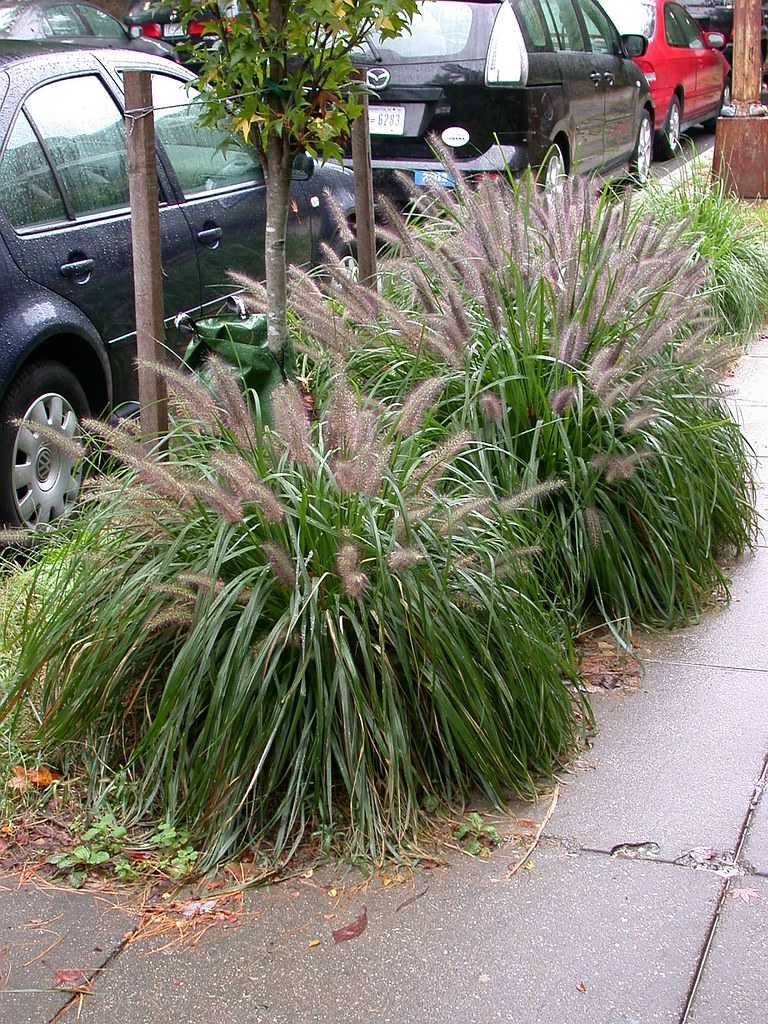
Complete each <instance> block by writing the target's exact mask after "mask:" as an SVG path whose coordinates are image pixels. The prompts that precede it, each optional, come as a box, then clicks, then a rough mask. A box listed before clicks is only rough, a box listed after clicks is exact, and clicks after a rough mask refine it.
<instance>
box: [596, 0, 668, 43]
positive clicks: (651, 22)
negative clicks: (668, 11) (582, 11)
mask: <svg viewBox="0 0 768 1024" xmlns="http://www.w3.org/2000/svg"><path fill="white" fill-rule="evenodd" d="M600 3H601V4H602V6H603V7H604V8H605V13H606V14H608V15H610V18H611V20H612V21H613V23H614V25H615V26H616V28H617V29H618V30H619V32H620V33H621V35H637V36H645V38H646V39H653V35H654V33H655V31H656V3H655V0H653V2H651V0H634V2H633V0H600Z"/></svg>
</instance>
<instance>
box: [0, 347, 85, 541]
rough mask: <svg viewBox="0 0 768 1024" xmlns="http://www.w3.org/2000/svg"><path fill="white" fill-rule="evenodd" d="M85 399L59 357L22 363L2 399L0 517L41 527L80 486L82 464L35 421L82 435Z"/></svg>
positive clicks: (63, 507) (71, 499)
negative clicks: (37, 427) (21, 423)
mask: <svg viewBox="0 0 768 1024" xmlns="http://www.w3.org/2000/svg"><path fill="white" fill-rule="evenodd" d="M88 414H89V407H88V399H87V398H86V396H85V392H84V391H83V389H82V387H81V385H80V383H79V382H78V380H77V378H76V377H75V376H74V374H73V373H72V372H71V371H70V370H68V369H67V367H66V366H62V365H61V363H53V362H50V363H34V364H32V365H30V366H28V367H26V368H25V369H23V370H22V371H21V372H20V373H19V375H18V376H17V377H16V379H15V380H14V381H13V383H12V384H11V386H10V388H9V389H8V392H7V393H6V396H5V398H4V399H3V402H2V404H0V519H1V520H2V521H3V522H5V523H8V524H10V525H12V526H22V527H32V528H34V527H39V526H42V525H44V524H46V523H50V522H51V521H52V520H54V519H56V518H58V517H59V516H61V515H63V514H64V513H65V512H67V511H68V509H70V508H71V506H72V505H73V504H74V502H75V499H76V498H77V495H78V493H79V491H80V484H81V479H82V467H81V466H80V465H79V460H78V459H77V458H76V457H75V456H74V455H73V454H72V452H71V451H65V450H64V449H63V448H57V447H56V445H55V443H52V442H51V440H50V439H49V438H48V437H44V436H42V435H41V434H39V433H36V432H35V429H34V426H33V425H32V426H19V424H18V421H20V420H23V421H26V422H29V423H30V424H34V423H40V424H41V425H47V426H48V427H51V428H52V429H53V430H56V431H59V432H60V433H61V434H62V435H64V436H65V437H67V438H74V439H76V438H78V437H79V436H80V433H81V431H80V423H81V421H82V420H83V418H84V417H86V416H88Z"/></svg>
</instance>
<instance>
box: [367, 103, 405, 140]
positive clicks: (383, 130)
mask: <svg viewBox="0 0 768 1024" xmlns="http://www.w3.org/2000/svg"><path fill="white" fill-rule="evenodd" d="M368 124H369V126H370V132H371V135H402V134H403V133H404V132H405V107H369V108H368Z"/></svg>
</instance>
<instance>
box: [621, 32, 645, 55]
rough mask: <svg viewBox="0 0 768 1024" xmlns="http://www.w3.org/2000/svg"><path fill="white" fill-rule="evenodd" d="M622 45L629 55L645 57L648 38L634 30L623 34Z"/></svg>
mask: <svg viewBox="0 0 768 1024" xmlns="http://www.w3.org/2000/svg"><path fill="white" fill-rule="evenodd" d="M621 45H622V46H623V47H624V53H625V54H626V55H627V57H644V56H645V54H646V51H647V50H648V40H647V39H646V38H645V36H641V35H636V34H635V33H634V32H633V33H630V34H628V35H624V36H622V37H621Z"/></svg>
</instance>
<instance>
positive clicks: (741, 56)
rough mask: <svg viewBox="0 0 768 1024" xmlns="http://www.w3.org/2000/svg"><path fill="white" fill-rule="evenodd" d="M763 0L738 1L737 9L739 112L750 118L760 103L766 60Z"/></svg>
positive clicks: (735, 55)
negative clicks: (762, 45) (763, 51)
mask: <svg viewBox="0 0 768 1024" xmlns="http://www.w3.org/2000/svg"><path fill="white" fill-rule="evenodd" d="M761 11H762V3H761V0H737V2H736V3H735V4H734V12H733V83H732V95H733V102H734V105H735V107H736V113H737V114H738V115H739V116H741V117H748V116H749V112H750V110H751V108H752V107H753V106H755V104H758V103H759V102H760V92H761V87H762V78H763V60H762V54H761V49H760V27H761V24H762V15H761Z"/></svg>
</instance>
